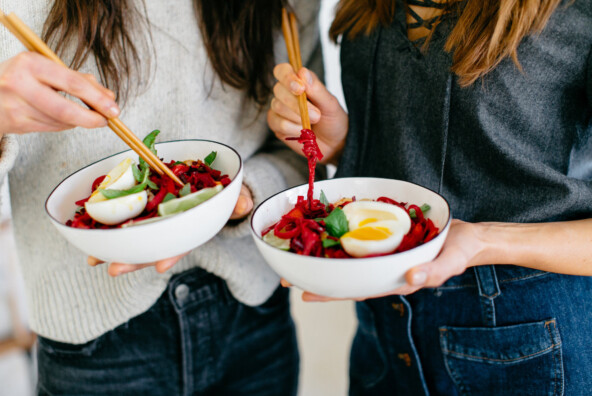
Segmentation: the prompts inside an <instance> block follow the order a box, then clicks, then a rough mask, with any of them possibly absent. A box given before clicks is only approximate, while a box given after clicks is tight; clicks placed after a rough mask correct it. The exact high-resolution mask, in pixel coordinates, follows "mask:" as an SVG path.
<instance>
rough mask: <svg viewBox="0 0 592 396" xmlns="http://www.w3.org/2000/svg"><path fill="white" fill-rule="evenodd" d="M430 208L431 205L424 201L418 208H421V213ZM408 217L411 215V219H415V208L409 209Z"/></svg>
mask: <svg viewBox="0 0 592 396" xmlns="http://www.w3.org/2000/svg"><path fill="white" fill-rule="evenodd" d="M431 208H432V207H431V206H430V205H428V204H425V203H424V204H423V205H421V206H420V208H419V209H420V210H421V213H423V214H424V215H425V214H426V212H427V211H428V210H430V209H431ZM409 217H411V218H412V219H415V218H416V217H417V213H415V209H411V210H410V211H409Z"/></svg>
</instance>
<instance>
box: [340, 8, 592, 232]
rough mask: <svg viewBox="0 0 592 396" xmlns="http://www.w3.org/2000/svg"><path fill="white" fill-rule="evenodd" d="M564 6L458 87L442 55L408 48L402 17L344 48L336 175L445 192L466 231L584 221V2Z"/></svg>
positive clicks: (444, 28)
mask: <svg viewBox="0 0 592 396" xmlns="http://www.w3.org/2000/svg"><path fill="white" fill-rule="evenodd" d="M567 3H568V4H569V5H565V4H564V5H561V6H560V7H559V8H558V9H557V11H556V12H555V13H554V15H553V16H552V17H551V19H550V21H549V23H548V25H547V26H546V28H545V30H544V31H543V32H542V33H541V34H540V35H537V36H532V37H527V38H525V39H524V40H523V41H522V43H521V44H520V47H519V51H518V58H519V61H520V63H521V65H522V67H523V72H520V71H519V70H518V68H517V67H516V66H515V65H514V63H513V62H512V60H510V59H506V60H504V61H503V62H502V63H501V64H500V65H499V66H498V67H497V68H496V69H495V70H493V71H492V72H491V73H489V74H488V75H487V76H485V78H483V80H482V81H478V82H476V83H475V84H473V85H472V86H471V87H469V88H461V87H460V86H459V85H458V83H457V78H456V76H454V75H452V74H451V73H450V66H451V64H452V60H451V55H450V54H448V53H446V52H445V51H444V50H443V47H444V43H445V41H446V38H447V36H448V34H449V32H450V31H451V29H452V27H453V26H454V23H455V20H454V18H453V17H452V16H450V17H445V18H444V20H443V22H442V23H441V24H440V25H439V26H438V27H437V30H436V32H435V34H434V37H433V40H432V41H431V43H430V46H429V49H428V51H427V53H425V54H422V53H421V52H420V51H419V50H418V49H417V48H416V47H415V46H414V45H413V44H412V43H411V42H410V41H409V40H408V38H407V33H406V27H405V9H404V6H403V5H402V4H401V2H398V4H397V12H396V18H395V22H394V23H393V25H392V26H390V27H388V28H379V29H377V30H376V31H375V32H374V33H373V34H372V35H370V36H361V37H358V38H356V39H354V40H352V41H349V40H347V39H345V38H344V39H343V42H342V48H341V63H342V80H343V89H344V93H345V98H346V102H347V106H348V110H349V117H350V129H349V133H348V138H347V142H346V147H345V150H344V154H343V157H342V160H341V164H340V165H339V168H338V173H337V176H339V177H345V176H373V177H386V178H394V179H402V180H408V181H411V182H415V183H417V184H420V185H423V186H426V187H428V188H430V189H432V190H434V191H437V192H439V193H441V194H442V195H443V196H444V197H446V198H447V199H448V201H449V202H450V204H451V208H452V213H453V216H454V217H456V218H460V219H462V220H466V221H511V222H543V221H556V220H567V219H579V218H588V217H592V120H591V119H592V0H575V1H573V2H567Z"/></svg>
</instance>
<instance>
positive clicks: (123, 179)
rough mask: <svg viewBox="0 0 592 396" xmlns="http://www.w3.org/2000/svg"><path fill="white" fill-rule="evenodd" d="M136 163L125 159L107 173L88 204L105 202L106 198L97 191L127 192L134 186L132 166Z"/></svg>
mask: <svg viewBox="0 0 592 396" xmlns="http://www.w3.org/2000/svg"><path fill="white" fill-rule="evenodd" d="M135 164H136V163H135V162H134V161H133V160H131V159H130V158H126V159H125V160H123V161H122V162H121V163H119V164H118V165H117V166H116V167H115V168H113V169H112V170H110V171H109V173H108V174H107V175H106V176H105V179H104V180H103V181H102V182H101V184H99V186H98V187H97V189H96V190H95V191H93V193H92V194H91V196H90V198H89V201H90V202H100V201H105V200H107V198H105V196H104V195H103V194H101V193H100V191H99V190H105V189H110V190H129V189H130V188H132V187H133V186H135V185H136V179H135V178H134V172H133V171H132V166H134V165H135Z"/></svg>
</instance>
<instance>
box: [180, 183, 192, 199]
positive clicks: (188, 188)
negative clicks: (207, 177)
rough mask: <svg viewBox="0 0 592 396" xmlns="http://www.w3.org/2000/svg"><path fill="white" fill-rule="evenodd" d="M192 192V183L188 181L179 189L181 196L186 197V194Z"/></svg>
mask: <svg viewBox="0 0 592 396" xmlns="http://www.w3.org/2000/svg"><path fill="white" fill-rule="evenodd" d="M189 194H191V184H189V183H187V184H185V185H184V186H183V188H182V189H180V190H179V196H180V197H184V196H185V195H189Z"/></svg>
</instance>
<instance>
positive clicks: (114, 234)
mask: <svg viewBox="0 0 592 396" xmlns="http://www.w3.org/2000/svg"><path fill="white" fill-rule="evenodd" d="M156 150H157V152H158V156H159V157H160V158H163V159H164V161H165V162H169V161H171V160H178V161H185V160H188V159H193V160H197V159H202V160H203V159H204V158H205V157H206V156H207V155H208V154H209V153H211V152H212V151H217V152H218V155H217V157H216V160H215V162H214V163H213V168H215V169H217V170H220V171H221V172H222V173H223V174H228V176H229V177H230V178H231V179H232V182H231V183H230V184H229V185H228V186H226V188H224V189H223V190H222V191H221V192H219V193H218V194H216V195H215V196H214V197H212V198H211V199H209V200H207V201H205V202H204V203H202V204H200V205H198V206H196V207H194V208H192V209H190V210H188V211H185V212H182V213H179V214H177V215H174V216H171V217H167V218H164V219H162V220H160V221H157V222H154V223H149V224H143V225H137V226H133V227H129V228H118V229H109V230H86V229H79V228H72V227H68V226H66V225H65V223H66V221H68V220H69V219H72V218H73V216H74V213H75V211H76V204H75V203H74V202H76V201H78V200H80V199H83V198H85V197H87V196H88V195H89V194H90V184H91V183H92V182H93V180H95V179H96V178H97V177H99V176H101V175H105V174H107V172H109V171H110V170H111V169H113V168H114V167H115V166H117V164H119V163H120V162H121V161H123V160H124V159H125V158H128V157H129V158H132V159H134V160H135V161H138V156H137V154H136V153H134V152H133V151H131V150H128V151H124V152H121V153H118V154H115V155H112V156H110V157H107V158H105V159H102V160H100V161H98V162H95V163H94V164H91V165H88V166H87V167H85V168H82V169H80V170H79V171H77V172H75V173H73V174H72V175H70V176H68V177H67V178H66V179H64V181H62V182H61V183H60V184H59V185H58V186H57V187H56V188H55V189H54V190H53V192H52V193H51V194H50V195H49V197H48V198H47V201H46V203H45V210H46V211H47V214H48V215H49V217H50V219H51V222H52V223H53V225H54V226H55V227H56V228H57V229H58V231H59V232H60V233H61V234H62V235H63V236H64V237H65V238H66V239H67V240H68V241H69V242H70V243H72V244H73V245H74V246H76V247H77V248H78V249H80V250H82V252H84V253H85V254H88V255H91V256H94V257H97V258H99V259H101V260H104V261H106V262H113V261H116V262H123V263H128V264H140V263H147V262H152V261H155V260H161V259H165V258H168V257H173V256H176V255H179V254H182V253H185V252H187V251H190V250H191V249H194V248H196V247H197V246H199V245H201V244H203V243H205V242H207V241H208V240H209V239H211V238H212V237H214V236H215V235H216V234H217V233H218V232H219V231H220V230H221V229H222V227H223V226H224V224H226V222H227V221H228V218H229V217H230V215H231V214H232V211H233V209H234V206H235V205H236V201H237V199H238V196H239V193H240V189H241V185H242V179H243V166H242V161H241V158H240V155H239V154H238V153H237V152H236V151H235V150H234V149H232V148H231V147H229V146H226V145H224V144H222V143H217V142H213V141H208V140H177V141H171V142H163V143H157V144H156Z"/></svg>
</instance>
